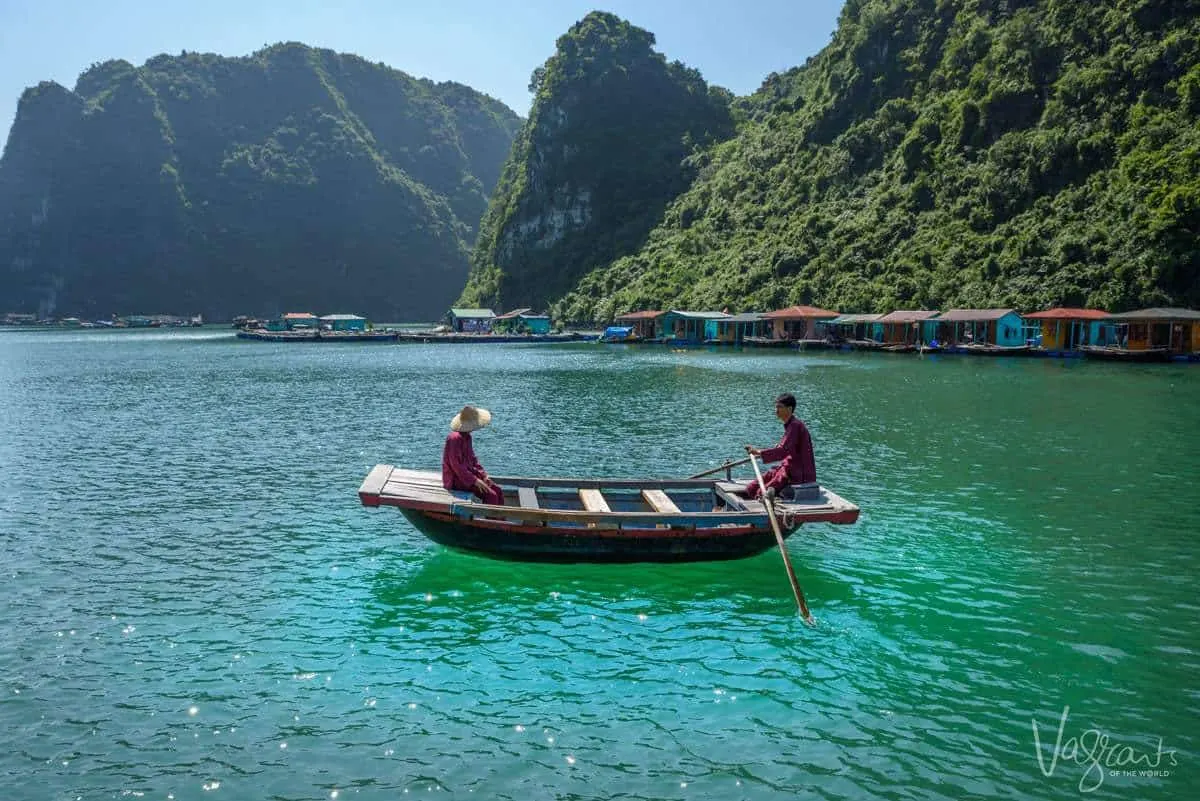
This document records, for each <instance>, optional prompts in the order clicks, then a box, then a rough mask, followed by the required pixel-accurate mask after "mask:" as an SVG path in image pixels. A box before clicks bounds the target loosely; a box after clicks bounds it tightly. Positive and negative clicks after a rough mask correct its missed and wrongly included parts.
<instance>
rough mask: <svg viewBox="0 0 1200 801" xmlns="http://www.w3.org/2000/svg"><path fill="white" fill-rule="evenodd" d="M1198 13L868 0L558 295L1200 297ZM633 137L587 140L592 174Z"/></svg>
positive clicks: (585, 306) (564, 309)
mask: <svg viewBox="0 0 1200 801" xmlns="http://www.w3.org/2000/svg"><path fill="white" fill-rule="evenodd" d="M1188 8H1189V4H1187V3H1177V2H1172V0H1114V2H1112V3H1087V2H1082V3H1081V2H1073V1H1070V0H1039V1H1036V2H1035V1H1034V0H849V2H847V4H846V6H845V8H844V10H843V12H842V15H841V19H840V21H839V25H838V29H837V31H836V33H835V35H834V37H833V40H832V42H831V43H830V45H829V46H828V47H826V48H825V50H823V51H822V52H821V53H820V54H819V55H817V56H816V57H814V58H812V59H810V60H809V62H808V63H807V64H806V65H804V66H803V67H800V68H797V69H794V70H792V71H790V72H788V73H786V74H782V75H772V76H771V77H769V78H768V79H767V81H766V82H765V83H764V84H763V86H762V87H761V89H760V90H759V91H758V92H757V93H756V94H755V95H754V96H752V97H750V98H746V99H744V100H739V101H738V102H737V104H736V106H737V109H738V113H739V114H740V115H742V116H743V118H744V122H743V123H742V125H741V128H740V130H739V133H738V136H737V137H736V138H734V139H732V140H730V141H727V142H724V143H721V144H718V145H716V146H715V147H710V148H708V149H707V150H706V151H704V152H703V153H701V154H697V155H694V156H692V157H691V158H690V159H689V162H690V163H691V164H694V165H695V166H697V167H698V168H699V174H698V176H697V178H696V180H695V181H694V182H693V183H692V184H691V186H690V187H689V188H688V189H687V190H686V191H685V192H683V193H682V194H681V195H680V196H679V197H678V198H676V199H675V200H674V202H672V203H671V204H670V206H669V207H668V208H667V209H666V211H665V213H664V215H663V217H662V219H661V220H660V221H659V224H658V226H657V228H656V229H655V230H654V231H652V232H651V233H650V235H649V237H648V240H647V242H646V243H645V245H644V246H643V247H641V248H640V250H639V251H638V252H636V253H634V254H631V255H628V256H625V257H623V258H619V259H616V260H615V261H614V263H612V264H602V265H599V266H597V267H596V268H595V269H593V270H592V271H591V272H590V273H589V274H588V275H587V276H585V277H584V278H583V279H582V281H580V282H579V283H578V285H577V287H576V288H575V289H574V290H573V291H572V292H570V293H567V294H566V295H565V297H563V298H562V299H561V300H560V301H559V302H558V303H556V304H555V305H554V307H553V312H554V313H555V314H556V316H558V317H560V318H562V319H568V320H590V319H597V320H601V319H606V318H608V317H610V316H611V315H612V314H613V313H614V312H620V311H623V310H629V309H635V308H665V307H668V306H675V307H678V308H723V307H726V306H728V307H730V308H731V309H750V308H757V309H766V308H773V307H781V306H785V305H788V304H790V303H797V302H804V303H808V302H812V303H816V304H819V305H821V306H826V307H830V308H839V309H842V310H848V311H886V310H889V309H893V308H906V307H922V306H923V307H928V308H937V307H949V306H997V305H998V306H1016V307H1020V308H1026V309H1030V308H1043V307H1046V306H1049V305H1053V304H1059V303H1061V304H1069V305H1082V304H1089V305H1098V306H1103V307H1107V308H1112V309H1124V308H1129V307H1134V306H1141V305H1168V304H1179V305H1192V306H1197V305H1200V271H1198V269H1197V265H1198V264H1200V244H1198V242H1200V240H1198V236H1200V123H1198V114H1200V15H1197V14H1196V13H1195V11H1194V9H1193V10H1190V11H1189V10H1188ZM576 102H578V103H579V104H584V105H585V104H587V103H588V102H589V97H588V96H587V95H586V94H585V93H582V91H581V94H580V95H579V96H578V97H577V98H576ZM561 144H565V141H563V140H559V139H554V138H550V139H549V140H548V141H546V142H545V144H544V145H543V149H544V150H545V151H546V152H552V151H553V148H554V147H555V146H556V145H561ZM619 156H620V154H619V153H616V152H614V151H602V150H596V151H592V152H590V153H587V154H586V157H587V161H588V163H590V164H593V165H597V166H596V169H597V170H602V169H604V165H606V164H608V162H609V160H610V159H611V158H613V157H619ZM579 181H580V183H581V184H586V181H587V178H586V177H581V178H580V179H579ZM545 201H546V197H545V196H541V197H539V198H530V199H528V200H526V202H527V203H530V204H535V203H537V202H545ZM610 234H611V230H610V229H598V230H593V231H592V235H593V236H595V237H596V238H598V239H601V240H602V239H603V238H604V237H605V236H608V235H610ZM474 266H475V269H478V267H479V264H478V262H476V263H475V265H474ZM584 266H587V263H586V262H578V263H575V264H568V263H563V264H562V265H561V269H562V270H564V271H567V272H569V271H571V270H573V269H575V268H576V267H584ZM514 280H517V279H515V278H514ZM555 286H558V284H555Z"/></svg>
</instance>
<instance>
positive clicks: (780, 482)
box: [746, 465, 792, 500]
mask: <svg viewBox="0 0 1200 801" xmlns="http://www.w3.org/2000/svg"><path fill="white" fill-rule="evenodd" d="M763 483H764V484H766V485H767V489H772V488H774V490H775V492H776V494H778V493H779V490H780V489H781V488H782V487H786V486H787V485H788V484H791V483H792V482H791V481H790V480H788V474H787V470H785V469H784V467H783V465H779V466H778V467H772V468H771V469H770V470H768V471H767V472H765V473H763ZM761 494H762V491H761V490H760V489H759V488H758V479H757V478H755V479H754V480H753V481H751V482H750V483H749V484H747V485H746V497H747V498H749V499H750V500H755V499H756V498H758V496H759V495H761Z"/></svg>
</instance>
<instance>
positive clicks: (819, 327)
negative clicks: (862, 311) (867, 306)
mask: <svg viewBox="0 0 1200 801" xmlns="http://www.w3.org/2000/svg"><path fill="white" fill-rule="evenodd" d="M840 315H841V313H840V312H835V311H829V310H828V309H821V308H817V307H816V306H789V307H788V308H786V309H780V310H778V311H772V312H767V313H766V314H764V315H763V317H764V318H766V319H767V320H770V321H771V325H772V331H771V337H772V338H773V339H783V340H787V341H789V342H794V343H797V344H801V343H803V344H808V343H813V344H817V343H819V344H822V345H824V344H825V336H826V333H827V332H826V331H825V323H827V322H828V321H829V320H833V319H835V318H836V317H839V316H840Z"/></svg>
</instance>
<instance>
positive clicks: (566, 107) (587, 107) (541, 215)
mask: <svg viewBox="0 0 1200 801" xmlns="http://www.w3.org/2000/svg"><path fill="white" fill-rule="evenodd" d="M653 46H654V36H653V34H651V33H649V32H647V31H644V30H641V29H640V28H636V27H634V26H633V25H630V24H629V23H627V22H625V21H623V20H620V19H618V18H617V17H614V16H613V15H611V14H604V13H599V12H594V13H592V14H589V15H588V16H587V17H585V18H584V19H583V20H582V21H580V22H579V23H578V24H576V25H575V26H573V27H572V28H571V30H570V31H568V32H567V33H566V34H565V35H564V36H563V37H561V38H560V39H559V40H558V44H557V50H556V52H555V54H554V56H552V57H551V58H550V59H549V60H548V61H547V62H546V64H545V65H543V66H542V67H539V68H538V69H537V70H536V71H535V72H534V75H533V81H532V84H531V88H532V89H533V90H534V91H535V93H536V95H535V99H534V104H533V109H532V111H531V112H530V117H529V120H528V121H527V123H526V124H525V127H524V128H523V129H522V130H521V132H520V133H519V134H518V136H517V139H516V141H515V142H514V144H513V148H512V152H511V154H510V156H509V159H508V161H507V162H506V164H505V166H504V170H503V172H502V174H501V178H500V183H499V186H498V187H497V190H496V193H495V195H494V196H493V198H492V201H491V204H490V206H489V208H488V212H487V215H486V217H485V219H484V223H483V226H482V229H481V232H480V238H479V243H478V245H477V246H476V249H475V252H474V253H473V254H472V271H471V277H470V280H469V281H468V283H467V288H466V290H465V291H464V293H463V296H462V302H463V303H469V304H487V305H494V306H500V307H504V308H509V307H514V306H533V307H537V308H544V307H545V306H546V305H547V304H548V303H549V302H550V301H551V300H553V299H555V298H557V297H559V296H561V295H562V294H564V293H565V292H566V291H567V290H569V289H570V288H571V287H572V286H574V284H575V282H576V281H578V279H579V278H580V276H582V275H584V274H586V273H587V272H588V271H589V270H591V269H593V268H594V267H596V266H598V265H602V264H607V263H608V262H610V261H612V260H613V259H615V258H618V257H620V256H622V255H625V254H627V253H630V252H633V251H634V250H636V249H637V248H638V247H639V246H640V245H641V243H642V242H643V241H644V238H645V235H646V233H647V232H648V231H649V230H650V229H651V228H652V227H653V226H654V225H655V223H657V222H658V220H659V218H660V216H661V214H662V210H663V208H664V207H665V205H666V203H667V202H668V201H669V200H670V199H671V198H673V197H674V196H675V195H676V194H678V193H679V192H681V191H682V190H683V189H684V188H686V186H687V185H688V183H689V181H690V179H691V177H692V174H693V171H692V169H691V167H690V166H689V164H688V163H687V162H686V159H687V158H688V156H689V155H690V154H691V153H692V152H693V150H694V149H696V148H700V147H703V146H705V145H708V144H710V143H712V142H714V141H718V140H720V139H722V138H725V137H728V136H730V135H732V132H733V122H732V118H731V116H730V112H729V101H730V99H731V98H730V95H729V94H728V93H727V92H724V91H722V90H717V89H710V88H709V86H708V85H707V84H706V83H705V82H704V80H703V78H701V76H700V74H699V73H698V72H696V71H695V70H691V69H688V68H687V67H685V66H684V65H682V64H680V63H679V62H674V63H669V62H668V61H667V60H666V58H665V57H664V56H663V55H662V54H660V53H657V52H655V51H654V49H653Z"/></svg>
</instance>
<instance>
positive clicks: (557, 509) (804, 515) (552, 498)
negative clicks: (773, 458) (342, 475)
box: [358, 464, 859, 562]
mask: <svg viewBox="0 0 1200 801" xmlns="http://www.w3.org/2000/svg"><path fill="white" fill-rule="evenodd" d="M491 478H492V480H493V481H494V482H495V483H496V484H497V485H498V486H499V487H500V488H501V490H502V492H503V494H504V502H503V503H502V504H501V503H496V504H488V503H482V502H480V501H479V500H478V499H477V498H475V497H474V496H473V495H472V494H471V493H469V492H462V491H459V490H451V489H447V488H446V487H445V486H444V484H443V481H442V475H441V473H440V472H439V471H433V470H414V469H409V468H399V467H394V466H392V465H388V464H380V465H376V466H375V467H374V468H373V469H372V470H371V472H370V473H369V474H368V475H367V477H366V478H365V479H364V480H363V483H362V486H360V487H359V490H358V495H359V499H360V500H361V501H362V503H363V505H364V506H368V507H380V506H392V507H395V508H397V509H399V510H400V512H401V513H402V514H403V515H404V517H405V518H406V519H407V520H408V521H409V522H410V523H411V524H412V525H413V527H414V528H416V529H417V530H418V531H420V532H421V533H422V534H424V535H425V536H427V537H428V538H429V539H431V540H433V541H434V542H436V543H439V544H441V545H445V546H447V547H450V548H455V549H458V550H462V551H469V552H471V553H476V554H480V555H484V556H491V557H495V558H499V559H510V560H519V561H526V562H701V561H713V560H723V559H741V558H744V557H747V556H754V555H756V554H759V553H762V552H763V551H766V550H769V549H771V548H773V547H775V545H776V539H775V534H774V530H773V527H772V522H771V513H770V512H768V510H767V507H766V506H764V504H763V503H762V502H761V501H759V500H755V499H750V498H747V497H746V496H745V494H744V489H745V483H744V482H734V481H721V480H714V479H702V478H697V479H690V478H689V479H657V480H646V479H572V478H550V477H545V478H536V477H528V476H508V477H505V476H492V477H491ZM773 512H774V515H775V523H777V524H778V526H779V529H780V532H781V533H783V534H784V536H786V535H787V534H790V533H791V532H793V531H795V530H796V529H797V528H798V527H799V526H801V525H803V524H804V523H835V524H851V523H854V522H855V521H856V520H858V514H859V509H858V507H857V506H856V505H854V504H852V503H850V502H849V501H847V500H846V499H844V498H842V497H841V496H839V495H837V493H835V492H833V491H832V490H830V489H829V488H827V487H821V486H819V485H817V484H816V483H812V484H802V485H795V486H793V487H791V488H788V487H785V488H783V490H781V492H780V497H778V498H777V499H776V500H775V503H774V505H773Z"/></svg>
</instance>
